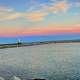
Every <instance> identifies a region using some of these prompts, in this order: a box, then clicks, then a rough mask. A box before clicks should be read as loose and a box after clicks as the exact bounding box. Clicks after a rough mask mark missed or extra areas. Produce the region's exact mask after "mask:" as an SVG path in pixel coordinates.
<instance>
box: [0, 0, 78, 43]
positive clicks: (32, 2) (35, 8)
mask: <svg viewBox="0 0 80 80" xmlns="http://www.w3.org/2000/svg"><path fill="white" fill-rule="evenodd" d="M18 39H20V40H22V41H24V42H34V41H47V40H49V41H50V40H72V39H80V0H0V43H14V42H16V41H17V40H18Z"/></svg>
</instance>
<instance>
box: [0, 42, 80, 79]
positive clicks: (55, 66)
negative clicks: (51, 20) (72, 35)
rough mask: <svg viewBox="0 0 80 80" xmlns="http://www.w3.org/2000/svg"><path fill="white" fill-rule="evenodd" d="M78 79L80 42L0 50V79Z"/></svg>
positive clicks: (79, 77) (79, 75)
mask: <svg viewBox="0 0 80 80" xmlns="http://www.w3.org/2000/svg"><path fill="white" fill-rule="evenodd" d="M14 75H15V76H19V77H20V78H21V79H24V80H26V78H27V79H29V78H46V79H48V80H80V43H56V44H45V45H38V46H29V47H19V48H8V49H0V76H3V77H5V78H6V79H7V80H8V79H9V78H10V77H12V76H14Z"/></svg>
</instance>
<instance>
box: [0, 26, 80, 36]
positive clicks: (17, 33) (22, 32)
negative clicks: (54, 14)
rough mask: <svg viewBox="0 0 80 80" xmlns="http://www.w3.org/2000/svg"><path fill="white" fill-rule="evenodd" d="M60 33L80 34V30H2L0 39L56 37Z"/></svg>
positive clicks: (76, 28) (75, 28)
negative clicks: (33, 36) (34, 36)
mask: <svg viewBox="0 0 80 80" xmlns="http://www.w3.org/2000/svg"><path fill="white" fill-rule="evenodd" d="M60 33H80V28H79V27H74V28H41V29H5V30H4V29H1V30H0V37H15V36H31V35H55V34H60Z"/></svg>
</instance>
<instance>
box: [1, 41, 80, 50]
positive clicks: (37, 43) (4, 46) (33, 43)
mask: <svg viewBox="0 0 80 80" xmlns="http://www.w3.org/2000/svg"><path fill="white" fill-rule="evenodd" d="M78 42H80V40H59V41H43V42H28V43H27V42H23V43H22V42H17V43H12V44H0V49H4V48H14V47H24V46H36V45H44V44H52V43H54V44H56V43H78Z"/></svg>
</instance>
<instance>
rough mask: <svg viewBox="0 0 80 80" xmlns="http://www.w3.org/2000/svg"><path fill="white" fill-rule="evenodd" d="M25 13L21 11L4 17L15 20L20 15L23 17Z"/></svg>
mask: <svg viewBox="0 0 80 80" xmlns="http://www.w3.org/2000/svg"><path fill="white" fill-rule="evenodd" d="M22 16H23V14H21V13H13V14H9V15H8V16H6V17H5V18H3V19H4V20H14V19H17V18H19V17H22Z"/></svg>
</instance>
